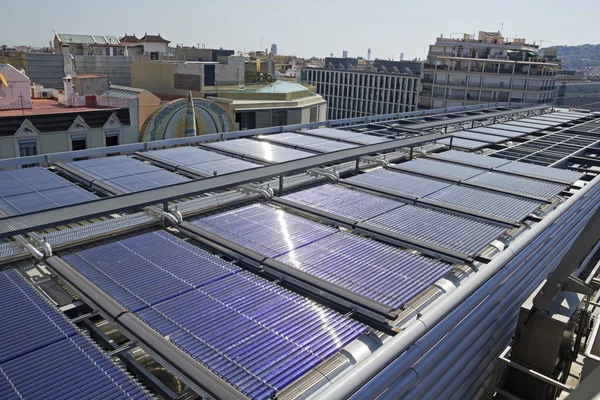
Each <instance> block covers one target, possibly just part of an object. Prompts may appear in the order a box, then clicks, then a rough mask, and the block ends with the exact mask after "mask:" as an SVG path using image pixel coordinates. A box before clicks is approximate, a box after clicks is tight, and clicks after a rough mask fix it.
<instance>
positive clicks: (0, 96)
mask: <svg viewBox="0 0 600 400" xmlns="http://www.w3.org/2000/svg"><path fill="white" fill-rule="evenodd" d="M0 73H1V74H2V75H3V76H4V79H6V83H8V87H5V86H3V85H0V109H12V108H21V107H24V108H30V107H31V90H30V87H29V85H30V84H29V79H28V78H27V77H26V76H25V75H23V74H22V73H21V72H20V71H18V70H17V69H15V68H14V67H12V66H11V65H6V66H4V67H0Z"/></svg>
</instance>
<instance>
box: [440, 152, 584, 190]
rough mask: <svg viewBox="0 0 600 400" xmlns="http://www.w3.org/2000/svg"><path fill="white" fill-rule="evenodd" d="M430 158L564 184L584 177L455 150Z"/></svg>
mask: <svg viewBox="0 0 600 400" xmlns="http://www.w3.org/2000/svg"><path fill="white" fill-rule="evenodd" d="M430 157H432V158H435V159H440V160H444V161H450V162H456V163H459V164H465V165H472V166H475V167H480V168H485V169H492V170H495V171H500V172H507V173H510V174H514V175H520V176H526V177H530V178H536V179H543V180H548V181H552V182H557V183H564V184H572V183H574V182H576V181H577V180H579V179H581V177H583V174H582V173H581V172H576V171H570V170H566V169H560V168H551V167H542V166H539V165H535V164H529V163H524V162H519V161H509V160H503V159H498V158H494V157H486V156H482V155H479V154H471V153H464V152H461V151H454V150H450V151H445V152H443V153H437V154H433V155H431V156H430Z"/></svg>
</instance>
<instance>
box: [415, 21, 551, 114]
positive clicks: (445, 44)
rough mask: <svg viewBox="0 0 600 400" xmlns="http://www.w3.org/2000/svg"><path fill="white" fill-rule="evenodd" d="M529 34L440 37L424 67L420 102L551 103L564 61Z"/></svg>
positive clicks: (449, 104) (435, 105)
mask: <svg viewBox="0 0 600 400" xmlns="http://www.w3.org/2000/svg"><path fill="white" fill-rule="evenodd" d="M552 61H553V60H552V59H548V58H545V57H542V56H540V54H539V46H537V45H535V44H533V45H532V44H527V43H525V39H514V40H512V41H505V40H504V37H502V35H500V34H499V33H495V32H479V35H478V38H477V39H475V38H474V37H472V36H471V35H467V34H465V35H464V36H463V38H460V39H452V38H444V37H443V36H441V37H439V38H437V40H436V43H435V44H433V45H431V46H429V55H428V57H427V63H425V65H424V67H423V73H422V78H423V79H422V81H421V83H422V89H421V94H420V102H419V106H420V107H421V108H425V109H431V108H444V107H454V106H464V105H471V104H479V103H490V102H505V101H510V102H522V103H541V104H543V103H551V102H552V101H553V94H554V90H555V86H556V72H557V71H558V70H559V69H560V64H559V63H557V62H552Z"/></svg>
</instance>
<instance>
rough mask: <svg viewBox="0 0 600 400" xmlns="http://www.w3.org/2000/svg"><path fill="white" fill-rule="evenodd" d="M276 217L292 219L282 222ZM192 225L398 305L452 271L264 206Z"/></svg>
mask: <svg viewBox="0 0 600 400" xmlns="http://www.w3.org/2000/svg"><path fill="white" fill-rule="evenodd" d="M394 203H396V202H394ZM397 205H398V203H396V204H395V206H397ZM257 210H260V213H259V212H257ZM269 216H270V217H269ZM275 218H276V219H278V220H280V221H286V222H285V223H283V222H282V223H279V224H277V223H275V222H273V219H275ZM265 219H266V220H268V221H269V222H272V223H271V224H269V225H268V226H270V227H271V229H270V230H267V229H265V228H264V227H262V225H263V222H264V221H265ZM192 223H193V224H194V225H196V226H198V227H200V228H203V229H206V230H209V231H211V232H212V233H214V234H216V235H218V236H221V237H223V238H225V239H227V240H230V241H232V242H234V243H236V244H239V245H241V246H243V247H246V248H248V249H250V250H254V251H257V252H258V253H260V254H262V255H263V256H265V257H272V258H274V259H275V260H277V261H280V262H283V263H285V264H287V265H290V266H292V267H295V268H297V269H299V270H301V271H303V272H305V273H308V274H310V275H312V276H315V277H317V278H320V279H322V280H324V281H326V282H329V283H332V284H334V285H337V286H340V287H342V288H344V289H346V290H349V291H351V292H354V293H356V294H358V295H360V296H363V297H366V298H368V299H371V300H374V301H377V302H380V303H381V304H385V305H387V306H389V307H391V308H394V309H396V308H400V307H402V306H403V304H405V303H406V302H408V301H409V300H410V299H412V298H413V297H414V296H416V295H417V294H419V293H420V292H422V291H423V290H424V289H425V288H426V287H428V286H430V285H431V284H432V283H434V282H435V281H436V280H437V279H439V278H440V277H441V276H443V275H444V274H446V273H447V272H448V271H449V270H450V266H449V265H448V264H445V263H442V262H439V261H434V260H432V259H429V258H426V257H423V256H419V255H415V254H411V253H408V252H406V251H403V250H400V249H398V248H395V247H391V246H388V245H385V244H383V243H380V242H377V241H374V240H372V239H366V238H361V237H359V236H356V235H353V234H349V233H342V232H339V231H338V230H337V229H333V228H329V227H324V226H323V225H321V224H318V223H316V222H313V221H310V220H308V219H305V218H301V217H298V216H295V215H292V214H289V213H287V212H284V211H281V210H276V209H274V208H272V207H268V206H264V205H252V206H248V207H242V208H239V209H236V210H232V211H228V212H225V213H220V214H216V215H212V216H209V217H204V218H201V219H198V220H196V221H193V222H192ZM261 228H262V229H261ZM257 243H263V245H260V246H257Z"/></svg>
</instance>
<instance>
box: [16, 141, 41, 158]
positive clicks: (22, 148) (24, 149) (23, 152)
mask: <svg viewBox="0 0 600 400" xmlns="http://www.w3.org/2000/svg"><path fill="white" fill-rule="evenodd" d="M19 154H20V156H21V157H29V156H35V155H37V139H25V140H19Z"/></svg>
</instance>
